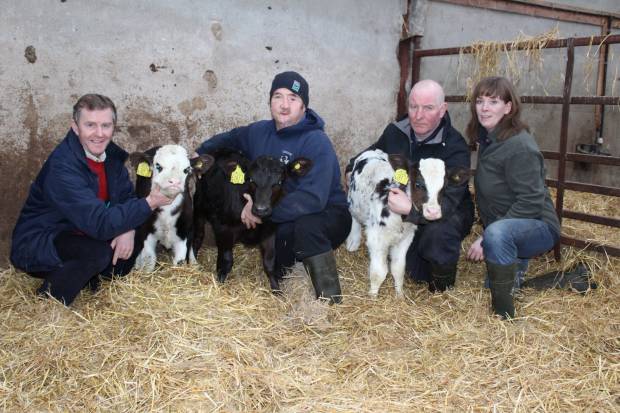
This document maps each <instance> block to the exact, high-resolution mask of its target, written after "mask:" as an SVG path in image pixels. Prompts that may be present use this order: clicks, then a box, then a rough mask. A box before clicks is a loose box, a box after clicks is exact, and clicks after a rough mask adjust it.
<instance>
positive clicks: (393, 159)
mask: <svg viewBox="0 0 620 413" xmlns="http://www.w3.org/2000/svg"><path fill="white" fill-rule="evenodd" d="M388 161H390V165H392V168H394V170H397V169H404V170H405V171H408V170H409V164H410V162H409V159H407V157H406V156H404V155H401V154H399V153H392V154H389V155H388Z"/></svg>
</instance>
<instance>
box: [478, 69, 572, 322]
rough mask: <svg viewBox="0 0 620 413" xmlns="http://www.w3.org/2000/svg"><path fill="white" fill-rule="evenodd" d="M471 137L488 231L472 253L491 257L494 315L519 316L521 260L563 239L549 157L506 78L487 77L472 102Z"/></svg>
mask: <svg viewBox="0 0 620 413" xmlns="http://www.w3.org/2000/svg"><path fill="white" fill-rule="evenodd" d="M470 107H471V120H470V121H469V124H468V125H467V136H468V138H469V139H470V141H471V142H472V143H476V142H477V143H478V165H477V168H476V175H475V182H474V184H475V189H476V204H477V205H478V212H479V215H480V219H481V220H482V225H483V227H484V232H483V234H482V236H481V237H480V238H478V239H477V240H476V241H475V242H474V243H473V244H472V245H471V247H470V248H469V251H468V253H467V258H469V259H471V260H474V261H482V260H484V261H485V262H486V266H487V272H488V277H489V287H490V289H491V302H492V305H493V311H494V312H495V314H498V315H500V316H502V317H503V318H512V317H514V312H515V309H514V302H513V287H514V284H515V277H516V276H517V269H518V266H519V264H520V263H523V262H525V263H527V261H526V260H527V259H528V258H531V257H534V256H536V255H538V254H541V253H544V252H546V251H548V250H550V249H551V248H553V246H554V245H555V244H556V243H557V242H558V241H559V239H560V223H559V220H558V217H557V214H556V212H555V210H554V208H553V202H552V201H551V196H550V195H549V190H548V188H547V187H546V186H545V166H544V159H543V156H542V154H541V153H540V149H539V148H538V145H537V144H536V141H535V140H534V138H533V137H532V135H530V133H529V129H528V126H527V125H526V124H524V123H523V122H522V121H521V119H520V115H521V102H520V99H519V97H518V96H517V94H516V92H515V90H514V87H513V85H512V84H511V83H510V81H509V80H508V79H506V78H503V77H488V78H485V79H482V80H481V81H480V82H479V83H478V84H477V85H476V87H475V89H474V92H473V95H472V102H471V105H470Z"/></svg>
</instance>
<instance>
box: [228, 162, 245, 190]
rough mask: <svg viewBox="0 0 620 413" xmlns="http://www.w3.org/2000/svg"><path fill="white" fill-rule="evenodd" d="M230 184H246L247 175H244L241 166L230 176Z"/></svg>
mask: <svg viewBox="0 0 620 413" xmlns="http://www.w3.org/2000/svg"><path fill="white" fill-rule="evenodd" d="M230 182H231V183H233V184H235V185H241V184H243V183H245V174H244V173H243V171H242V170H241V167H239V165H237V167H236V168H235V170H234V171H233V172H232V174H230Z"/></svg>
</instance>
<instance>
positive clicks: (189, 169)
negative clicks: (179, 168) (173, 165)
mask: <svg viewBox="0 0 620 413" xmlns="http://www.w3.org/2000/svg"><path fill="white" fill-rule="evenodd" d="M191 169H192V168H191V167H189V166H188V167H187V168H185V169H183V173H184V174H185V175H187V174H188V173H189V172H190V171H191Z"/></svg>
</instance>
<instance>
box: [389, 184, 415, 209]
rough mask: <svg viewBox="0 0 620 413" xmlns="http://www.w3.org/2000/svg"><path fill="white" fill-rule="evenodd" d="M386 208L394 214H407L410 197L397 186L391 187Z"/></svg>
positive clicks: (409, 207) (409, 206)
mask: <svg viewBox="0 0 620 413" xmlns="http://www.w3.org/2000/svg"><path fill="white" fill-rule="evenodd" d="M388 208H390V211H392V212H394V213H395V214H400V215H409V213H410V212H411V199H409V196H408V195H407V194H406V193H405V192H403V191H402V190H400V189H398V188H391V189H390V193H389V194H388Z"/></svg>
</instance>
